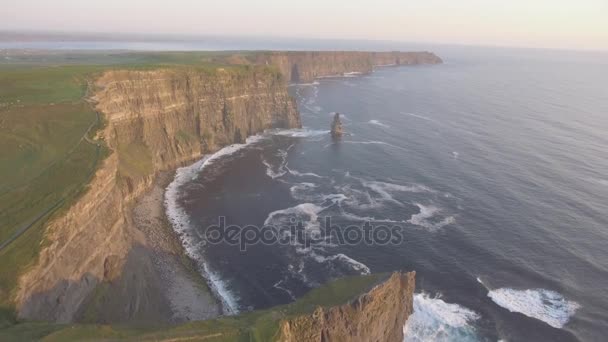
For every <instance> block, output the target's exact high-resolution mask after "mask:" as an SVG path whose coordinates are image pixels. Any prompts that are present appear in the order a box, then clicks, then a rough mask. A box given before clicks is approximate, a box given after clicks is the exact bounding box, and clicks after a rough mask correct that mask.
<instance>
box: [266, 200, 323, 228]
mask: <svg viewBox="0 0 608 342" xmlns="http://www.w3.org/2000/svg"><path fill="white" fill-rule="evenodd" d="M323 209H325V208H324V207H321V206H318V205H316V204H314V203H301V204H298V205H296V206H294V207H289V208H286V209H280V210H275V211H273V212H271V213H270V214H268V216H267V217H266V220H264V225H265V226H274V227H277V228H286V227H288V226H289V225H293V224H294V223H295V222H294V221H293V220H292V218H293V216H296V220H297V219H300V220H301V221H302V223H303V225H304V229H306V230H307V231H309V232H319V231H320V229H319V227H320V225H319V222H318V214H319V213H320V212H321V211H323ZM303 217H306V219H303Z"/></svg>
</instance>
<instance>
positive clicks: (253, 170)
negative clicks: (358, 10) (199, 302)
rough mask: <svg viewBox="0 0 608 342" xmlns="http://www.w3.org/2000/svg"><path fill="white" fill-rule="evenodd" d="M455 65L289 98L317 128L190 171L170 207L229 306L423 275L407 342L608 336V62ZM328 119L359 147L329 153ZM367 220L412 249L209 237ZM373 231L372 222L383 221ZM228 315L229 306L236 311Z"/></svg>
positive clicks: (501, 60) (468, 57)
mask: <svg viewBox="0 0 608 342" xmlns="http://www.w3.org/2000/svg"><path fill="white" fill-rule="evenodd" d="M436 52H438V54H439V55H440V56H441V57H443V58H444V60H445V64H443V65H435V66H407V67H387V68H379V69H377V70H376V72H374V73H373V74H371V75H361V76H356V77H342V78H326V79H320V80H318V81H317V82H315V83H313V84H308V85H298V86H292V87H291V91H292V93H293V95H294V96H295V97H296V98H297V100H298V106H299V109H300V111H301V113H302V121H303V125H304V126H305V129H303V130H290V131H274V132H268V133H266V134H264V135H262V136H258V137H256V138H254V139H250V143H249V144H247V145H242V146H232V147H229V148H227V149H224V150H222V151H220V152H218V153H217V154H216V155H214V156H211V157H210V158H206V159H205V160H203V161H200V162H198V163H196V164H195V165H193V166H191V167H187V168H183V169H180V170H179V171H178V174H177V177H176V181H175V182H173V183H172V184H171V185H170V187H169V189H168V193H167V203H166V204H167V209H168V213H169V215H170V217H171V218H172V220H173V222H174V224H175V227H176V230H178V231H179V232H181V233H182V234H183V240H184V243H185V245H186V247H187V249H188V251H189V252H190V254H191V255H192V256H193V257H195V258H197V260H199V262H200V265H201V270H202V272H203V273H204V274H205V275H206V276H207V277H208V278H209V279H210V284H211V285H212V287H213V288H214V290H215V291H216V293H217V294H218V295H220V296H221V297H222V298H223V300H224V301H225V304H226V306H227V311H246V310H250V309H253V308H264V307H269V306H272V305H276V304H281V303H286V302H289V301H292V300H293V299H294V298H296V297H298V296H300V295H302V294H303V293H305V292H306V291H308V290H309V289H310V288H313V287H315V286H318V285H319V284H322V283H323V282H325V281H327V280H329V279H332V278H335V277H339V276H342V275H347V274H362V273H367V272H373V273H376V272H390V271H394V270H415V271H416V272H417V291H418V294H417V295H416V297H415V309H416V313H415V314H414V316H412V318H410V320H409V322H408V325H407V326H406V328H405V329H406V335H407V337H406V340H408V341H424V340H471V341H475V340H491V341H496V340H508V341H522V340H529V341H549V340H551V341H556V340H563V341H570V340H583V341H600V340H605V336H607V334H608V158H607V157H608V87H607V86H606V80H607V79H608V58H606V57H607V56H606V55H605V54H604V55H602V54H594V53H575V52H558V51H533V50H507V49H496V50H492V49H482V50H475V51H468V50H466V49H448V50H446V51H441V50H439V51H436ZM333 112H340V113H342V114H343V122H344V125H345V127H344V128H345V130H346V131H347V132H348V135H346V136H345V137H343V139H342V140H341V141H333V140H332V139H331V138H330V136H329V134H327V130H328V129H329V123H330V120H331V116H332V115H333V114H332V113H333ZM219 216H225V217H226V220H227V223H228V224H238V225H247V224H254V225H259V226H261V225H263V224H264V223H267V224H274V225H279V226H280V225H288V224H289V223H290V222H291V221H290V218H294V219H296V220H297V221H302V222H304V224H305V229H306V230H307V231H322V230H323V229H324V224H323V218H325V217H328V216H329V217H332V220H333V221H332V223H335V224H337V225H342V226H346V225H349V224H360V223H362V222H363V221H365V220H372V222H375V224H380V223H383V224H387V225H391V226H399V227H401V228H400V231H401V233H402V236H403V242H401V243H399V244H389V245H367V244H359V245H355V246H340V245H337V244H336V243H335V241H323V242H318V243H314V244H313V245H312V246H311V247H310V248H305V247H304V246H299V245H270V246H268V245H255V246H249V248H248V249H247V251H246V252H242V251H240V250H239V248H238V247H236V246H229V245H226V244H220V245H211V244H205V243H204V242H203V241H204V238H203V236H204V234H205V228H206V227H208V226H209V225H211V224H215V223H217V221H218V217H219ZM372 218H373V219H372ZM230 309H231V310H230Z"/></svg>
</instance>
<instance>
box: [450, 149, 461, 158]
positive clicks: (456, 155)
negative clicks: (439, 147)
mask: <svg viewBox="0 0 608 342" xmlns="http://www.w3.org/2000/svg"><path fill="white" fill-rule="evenodd" d="M459 156H460V153H458V152H456V151H454V152H452V157H454V159H458V157H459Z"/></svg>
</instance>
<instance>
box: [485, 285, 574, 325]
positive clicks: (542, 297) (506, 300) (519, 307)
mask: <svg viewBox="0 0 608 342" xmlns="http://www.w3.org/2000/svg"><path fill="white" fill-rule="evenodd" d="M477 281H478V282H480V283H481V284H482V285H484V286H485V284H484V283H483V282H482V281H481V279H479V278H477ZM488 297H490V298H491V299H492V301H493V302H494V303H496V304H497V305H499V306H501V307H503V308H505V309H507V310H509V311H511V312H519V313H521V314H524V315H526V316H528V317H532V318H536V319H538V320H541V321H543V322H545V323H547V324H549V325H550V326H552V327H554V328H563V327H564V325H566V323H568V321H570V318H571V317H572V316H573V315H574V314H575V313H576V310H578V309H579V308H580V307H581V306H580V305H579V304H578V303H577V302H575V301H570V300H567V299H566V298H564V296H562V295H561V294H559V293H557V292H555V291H552V290H546V289H527V290H516V289H512V288H507V287H505V288H499V289H494V290H491V289H488Z"/></svg>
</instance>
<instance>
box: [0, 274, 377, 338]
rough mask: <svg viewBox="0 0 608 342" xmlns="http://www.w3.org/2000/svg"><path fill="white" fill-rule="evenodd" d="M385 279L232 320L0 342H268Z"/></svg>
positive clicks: (83, 330) (16, 333) (56, 332)
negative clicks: (284, 323) (293, 323)
mask: <svg viewBox="0 0 608 342" xmlns="http://www.w3.org/2000/svg"><path fill="white" fill-rule="evenodd" d="M387 276H388V275H387V274H375V275H369V276H353V277H347V278H343V279H339V280H336V281H334V282H331V283H329V284H326V285H324V286H322V287H320V288H318V289H314V290H312V291H310V292H309V293H308V294H307V295H305V296H304V297H302V298H300V299H298V300H297V301H296V302H294V303H291V304H288V305H282V306H278V307H274V308H271V309H267V310H260V311H254V312H250V313H245V314H241V315H239V316H234V317H225V318H220V319H215V320H209V321H200V322H192V323H186V324H182V325H177V326H164V327H153V328H150V327H145V328H142V327H129V326H109V325H53V324H48V323H22V324H18V325H15V326H12V327H10V328H8V329H5V330H0V340H2V341H18V340H43V341H75V340H79V341H82V340H146V341H148V340H156V341H159V340H160V341H162V340H188V341H190V340H205V341H272V340H275V339H276V337H277V333H278V328H279V322H280V321H281V320H282V319H285V318H289V317H294V316H297V315H301V314H307V313H311V312H312V311H313V310H314V309H315V308H316V307H318V306H323V307H329V306H334V305H341V304H344V303H347V302H348V301H349V300H351V299H353V298H356V297H357V296H358V295H360V294H361V293H363V292H365V291H368V290H369V289H370V288H371V287H372V286H374V285H376V284H377V283H379V282H380V281H382V280H384V279H386V278H387Z"/></svg>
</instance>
